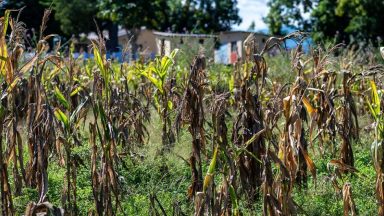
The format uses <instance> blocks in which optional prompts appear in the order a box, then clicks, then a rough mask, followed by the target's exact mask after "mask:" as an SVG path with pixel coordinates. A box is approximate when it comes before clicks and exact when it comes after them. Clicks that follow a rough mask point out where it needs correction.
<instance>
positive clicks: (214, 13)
mask: <svg viewBox="0 0 384 216" xmlns="http://www.w3.org/2000/svg"><path fill="white" fill-rule="evenodd" d="M24 6H26V9H25V10H24V12H23V14H22V17H21V19H22V21H23V22H25V23H26V25H27V26H28V27H29V28H38V27H39V25H40V23H41V18H42V16H43V13H44V9H45V8H48V7H51V8H52V9H53V14H54V16H53V17H51V20H52V21H51V22H52V24H53V25H52V27H55V28H56V30H58V32H57V33H64V34H65V35H72V34H79V33H82V32H85V33H86V32H89V31H92V30H94V29H95V24H94V22H93V19H95V18H98V19H99V20H105V21H111V22H113V23H116V24H119V25H122V26H124V27H126V28H128V29H133V28H140V27H142V26H145V27H147V28H151V29H156V30H160V31H167V30H171V31H175V32H183V31H189V32H195V33H210V32H216V31H223V30H229V29H231V26H232V25H234V24H239V23H240V22H241V19H240V17H239V15H238V8H237V0H185V1H184V0H151V1H142V0H114V1H109V0H7V1H5V3H4V5H3V6H2V8H3V9H19V8H21V7H24ZM58 27H60V28H58Z"/></svg>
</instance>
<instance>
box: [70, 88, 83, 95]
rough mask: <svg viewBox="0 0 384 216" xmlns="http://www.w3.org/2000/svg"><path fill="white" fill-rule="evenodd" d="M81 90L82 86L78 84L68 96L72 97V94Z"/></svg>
mask: <svg viewBox="0 0 384 216" xmlns="http://www.w3.org/2000/svg"><path fill="white" fill-rule="evenodd" d="M82 90H83V87H81V86H78V87H77V88H75V89H74V90H73V91H72V92H71V94H70V96H71V97H72V96H74V95H77V94H78V93H79V92H81V91H82Z"/></svg>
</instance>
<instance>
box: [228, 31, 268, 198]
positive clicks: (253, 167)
mask: <svg viewBox="0 0 384 216" xmlns="http://www.w3.org/2000/svg"><path fill="white" fill-rule="evenodd" d="M253 40H254V39H253V38H250V37H249V38H248V39H247V41H246V42H245V46H246V50H250V49H254V48H255V47H254V46H255V45H254V44H255V43H254V41H253ZM249 52H250V51H249ZM254 53H256V50H254V52H252V53H250V55H253V54H254ZM253 61H254V62H253V63H250V62H246V63H245V64H244V69H243V71H242V72H243V75H242V76H241V77H240V81H238V82H239V83H240V86H239V98H238V99H237V100H236V107H237V108H238V109H239V114H238V115H237V117H236V120H235V123H234V126H233V127H234V128H233V134H232V141H233V143H234V145H236V146H238V147H239V148H241V149H244V151H243V152H242V153H241V154H240V155H239V158H238V159H237V161H236V162H235V163H236V165H237V166H238V169H239V174H240V180H241V185H242V187H243V190H244V191H245V192H246V193H247V195H248V197H249V199H250V200H251V201H254V200H255V199H256V197H257V196H258V190H259V187H260V185H261V174H262V164H261V155H262V154H264V150H265V149H264V141H263V139H260V138H257V139H255V140H253V142H252V143H249V144H248V145H245V144H246V143H247V141H248V140H250V139H251V138H252V137H253V136H254V135H255V134H257V133H258V132H259V131H261V130H262V129H263V128H264V126H263V116H262V107H261V103H260V94H261V92H260V86H259V85H260V83H259V82H258V81H259V80H261V79H262V77H263V76H264V74H265V73H266V70H267V68H266V62H265V60H264V59H263V58H262V57H261V56H259V55H257V56H254V59H253ZM262 82H263V81H262Z"/></svg>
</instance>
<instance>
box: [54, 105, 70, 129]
mask: <svg viewBox="0 0 384 216" xmlns="http://www.w3.org/2000/svg"><path fill="white" fill-rule="evenodd" d="M54 115H55V117H56V119H57V120H59V121H60V122H62V123H63V124H64V127H65V128H66V129H69V121H68V117H67V115H65V114H64V113H63V111H61V110H60V109H59V108H55V112H54Z"/></svg>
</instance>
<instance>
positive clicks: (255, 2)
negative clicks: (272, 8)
mask: <svg viewBox="0 0 384 216" xmlns="http://www.w3.org/2000/svg"><path fill="white" fill-rule="evenodd" d="M238 8H239V15H240V17H241V18H242V19H243V21H242V22H241V24H240V25H238V26H233V29H235V30H247V29H248V27H249V25H251V23H252V21H255V23H256V30H265V29H268V27H267V25H266V24H265V23H264V22H263V17H265V16H266V15H267V14H268V10H269V9H268V7H267V0H238Z"/></svg>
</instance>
